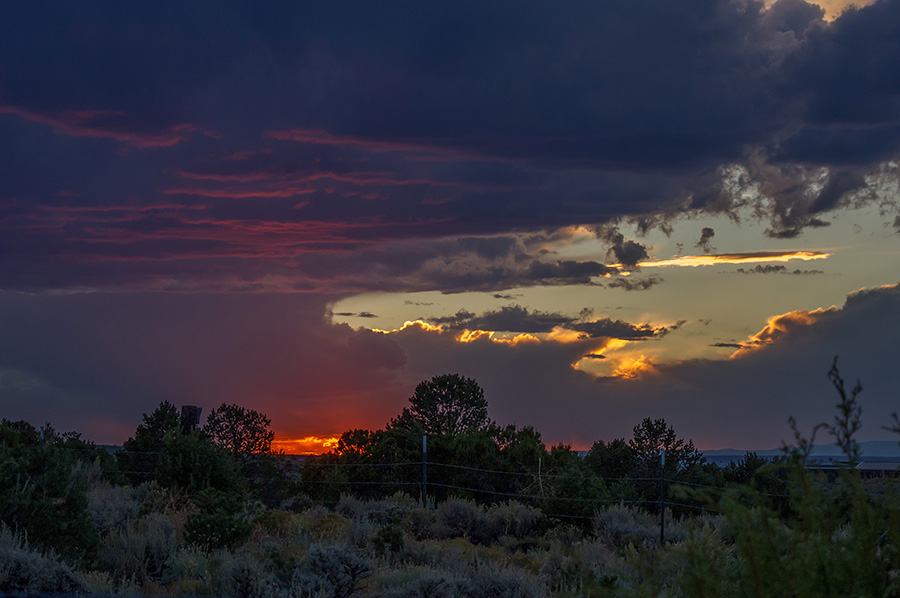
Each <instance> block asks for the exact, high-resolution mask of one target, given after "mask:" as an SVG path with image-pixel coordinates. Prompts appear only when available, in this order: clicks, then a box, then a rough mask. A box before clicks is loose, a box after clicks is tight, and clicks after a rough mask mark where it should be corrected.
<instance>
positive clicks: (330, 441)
mask: <svg viewBox="0 0 900 598" xmlns="http://www.w3.org/2000/svg"><path fill="white" fill-rule="evenodd" d="M338 440H340V437H339V436H331V437H320V436H306V437H304V438H283V437H280V436H276V437H275V440H274V441H272V450H274V451H276V452H278V451H283V452H284V453H285V454H286V455H321V454H322V453H327V452H328V451H330V450H332V449H334V448H335V447H336V446H337V443H338Z"/></svg>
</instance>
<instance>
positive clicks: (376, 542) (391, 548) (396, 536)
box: [372, 522, 405, 557]
mask: <svg viewBox="0 0 900 598" xmlns="http://www.w3.org/2000/svg"><path fill="white" fill-rule="evenodd" d="M404 545H405V541H404V539H403V529H402V528H401V527H400V524H399V522H395V523H391V524H390V525H386V526H384V527H382V528H381V529H380V530H378V532H377V533H376V534H375V536H374V537H373V538H372V546H373V547H374V548H375V554H377V555H381V556H384V557H392V556H394V555H396V554H399V553H400V552H401V551H402V550H403V547H404Z"/></svg>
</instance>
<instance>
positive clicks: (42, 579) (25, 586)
mask: <svg viewBox="0 0 900 598" xmlns="http://www.w3.org/2000/svg"><path fill="white" fill-rule="evenodd" d="M85 589H86V587H85V585H84V583H83V581H82V580H81V579H80V577H79V575H78V574H77V573H76V572H75V571H73V570H72V569H71V568H69V566H68V565H66V564H65V563H63V562H61V561H60V560H59V559H58V558H57V557H56V556H55V555H54V554H53V553H52V552H50V553H47V554H43V553H41V552H38V551H36V550H32V549H31V548H29V546H28V542H27V541H25V540H23V539H22V537H21V536H19V535H17V534H14V533H13V532H12V531H11V530H10V529H9V528H8V527H6V526H5V525H4V526H0V592H9V593H14V592H28V593H34V592H53V593H74V592H83V591H85Z"/></svg>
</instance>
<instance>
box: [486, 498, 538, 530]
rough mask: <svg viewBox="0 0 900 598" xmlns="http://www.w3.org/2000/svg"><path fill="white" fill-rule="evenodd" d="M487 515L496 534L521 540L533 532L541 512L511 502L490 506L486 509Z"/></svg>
mask: <svg viewBox="0 0 900 598" xmlns="http://www.w3.org/2000/svg"><path fill="white" fill-rule="evenodd" d="M487 515H488V517H489V518H490V520H491V523H492V526H493V528H494V530H495V531H496V533H497V534H499V535H503V536H513V537H515V538H519V539H521V538H524V537H525V536H527V535H529V534H531V533H533V532H534V529H535V526H536V525H537V522H538V520H539V519H540V517H541V512H540V510H538V509H535V508H533V507H529V506H528V505H523V504H522V503H520V502H516V501H513V500H511V501H509V502H505V503H499V504H496V505H492V506H491V507H490V508H489V509H488V512H487Z"/></svg>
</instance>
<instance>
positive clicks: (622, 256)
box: [596, 226, 650, 268]
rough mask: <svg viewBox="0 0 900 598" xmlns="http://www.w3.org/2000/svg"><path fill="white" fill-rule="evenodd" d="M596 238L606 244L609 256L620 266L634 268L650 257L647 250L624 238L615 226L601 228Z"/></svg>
mask: <svg viewBox="0 0 900 598" xmlns="http://www.w3.org/2000/svg"><path fill="white" fill-rule="evenodd" d="M596 234H597V237H598V238H599V239H601V240H602V241H604V242H605V243H607V244H608V245H609V246H610V247H609V255H612V256H615V258H616V261H617V262H618V263H620V264H622V266H624V267H626V268H628V267H634V266H636V265H637V263H638V262H640V261H641V260H645V259H647V258H649V257H650V254H648V253H647V248H646V247H645V246H643V245H641V244H640V243H638V242H637V241H631V240H629V239H626V238H625V235H623V234H622V233H621V232H619V229H618V228H616V227H615V226H602V227H598V228H597V230H596Z"/></svg>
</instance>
